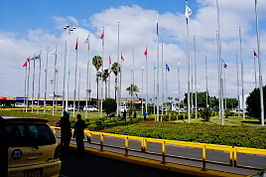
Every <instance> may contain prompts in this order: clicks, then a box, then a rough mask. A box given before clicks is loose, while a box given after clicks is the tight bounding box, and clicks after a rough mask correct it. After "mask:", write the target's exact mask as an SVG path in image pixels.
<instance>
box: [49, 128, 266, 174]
mask: <svg viewBox="0 0 266 177" xmlns="http://www.w3.org/2000/svg"><path fill="white" fill-rule="evenodd" d="M51 128H52V129H53V131H54V133H55V134H57V133H58V132H57V131H58V130H60V128H58V127H51ZM85 134H86V136H87V141H88V143H90V144H94V145H98V146H99V147H100V148H99V149H100V151H104V147H111V148H117V149H122V150H123V151H124V155H125V156H128V155H129V151H133V152H134V151H135V152H141V153H146V154H155V155H159V156H160V158H161V160H160V161H161V163H163V164H165V163H166V157H171V158H177V159H184V160H190V161H197V162H201V164H202V165H201V168H202V170H206V164H207V163H210V164H218V165H223V166H231V167H237V168H245V169H252V170H262V168H258V167H255V166H244V165H240V164H238V154H239V153H245V154H252V155H262V156H266V149H255V148H245V147H234V146H226V145H214V144H205V143H194V142H183V141H175V140H166V139H155V138H145V137H136V136H128V135H119V134H111V133H103V132H94V131H89V130H85ZM93 136H96V137H99V141H98V142H95V141H93ZM105 137H111V138H118V139H121V140H123V144H124V145H123V146H117V145H110V144H106V143H105ZM131 140H135V141H138V142H140V148H139V149H137V148H130V147H129V142H130V141H131ZM148 143H157V144H160V146H161V152H159V153H158V152H152V151H149V148H148ZM167 145H175V146H182V147H187V148H197V149H200V150H201V158H192V157H186V156H177V155H172V154H168V153H166V146H167ZM207 150H217V151H223V152H224V151H225V152H227V153H229V159H228V161H229V163H225V162H222V161H213V160H208V159H207Z"/></svg>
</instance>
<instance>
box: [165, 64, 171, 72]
mask: <svg viewBox="0 0 266 177" xmlns="http://www.w3.org/2000/svg"><path fill="white" fill-rule="evenodd" d="M165 69H166V70H167V71H168V72H169V71H170V67H169V65H168V64H165Z"/></svg>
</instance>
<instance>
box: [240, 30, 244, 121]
mask: <svg viewBox="0 0 266 177" xmlns="http://www.w3.org/2000/svg"><path fill="white" fill-rule="evenodd" d="M239 57H240V63H241V94H242V95H241V96H242V110H243V113H242V120H245V100H244V99H245V98H244V96H245V95H244V73H243V72H244V71H243V70H244V69H243V59H242V38H241V27H240V26H239Z"/></svg>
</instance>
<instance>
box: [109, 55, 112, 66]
mask: <svg viewBox="0 0 266 177" xmlns="http://www.w3.org/2000/svg"><path fill="white" fill-rule="evenodd" d="M110 64H112V58H111V56H109V65H110Z"/></svg>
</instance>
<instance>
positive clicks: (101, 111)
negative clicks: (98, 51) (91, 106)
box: [100, 27, 104, 118]
mask: <svg viewBox="0 0 266 177" xmlns="http://www.w3.org/2000/svg"><path fill="white" fill-rule="evenodd" d="M102 34H103V35H104V27H103V33H102ZM102 61H103V64H104V38H103V39H102ZM103 64H102V76H103V68H104V66H103ZM100 104H101V105H100V108H101V109H100V117H101V118H102V114H103V77H102V80H101V103H100Z"/></svg>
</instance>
